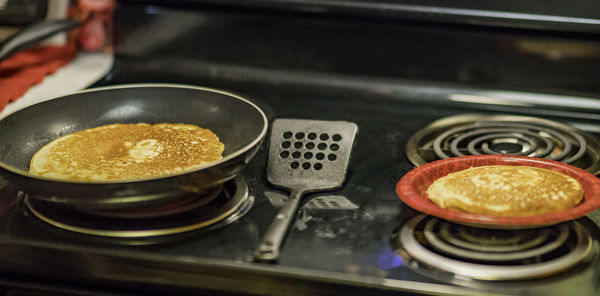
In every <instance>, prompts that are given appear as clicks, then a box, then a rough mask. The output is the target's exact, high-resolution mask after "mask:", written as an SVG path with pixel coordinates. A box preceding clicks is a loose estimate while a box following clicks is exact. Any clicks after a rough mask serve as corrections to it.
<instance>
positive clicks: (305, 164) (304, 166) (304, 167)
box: [302, 162, 310, 170]
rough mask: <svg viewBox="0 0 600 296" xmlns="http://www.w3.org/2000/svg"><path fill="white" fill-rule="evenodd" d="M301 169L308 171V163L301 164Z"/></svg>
mask: <svg viewBox="0 0 600 296" xmlns="http://www.w3.org/2000/svg"><path fill="white" fill-rule="evenodd" d="M302 168H303V169H305V170H308V169H310V162H305V163H302Z"/></svg>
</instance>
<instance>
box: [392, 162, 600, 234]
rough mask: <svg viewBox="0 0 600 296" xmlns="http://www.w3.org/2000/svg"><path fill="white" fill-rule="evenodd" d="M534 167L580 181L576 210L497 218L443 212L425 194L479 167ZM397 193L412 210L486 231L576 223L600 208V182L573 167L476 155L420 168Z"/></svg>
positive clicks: (402, 183)
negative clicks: (439, 183) (434, 185)
mask: <svg viewBox="0 0 600 296" xmlns="http://www.w3.org/2000/svg"><path fill="white" fill-rule="evenodd" d="M486 165H515V166H532V167H539V168H544V169H549V170H553V171H557V172H560V173H563V174H565V175H568V176H571V177H573V178H575V179H577V180H578V181H579V182H580V183H581V185H582V186H583V190H584V195H583V200H582V201H581V203H579V204H578V205H577V206H575V207H573V208H571V209H568V210H565V211H561V212H556V213H550V214H543V215H536V216H527V217H494V216H486V215H479V214H471V213H467V212H461V211H456V210H448V209H444V208H440V207H439V206H437V205H436V204H435V203H433V202H432V201H431V200H429V198H428V197H427V194H426V193H425V192H426V191H427V188H429V185H431V183H433V181H435V180H437V179H438V178H441V177H443V176H446V175H448V174H450V173H453V172H458V171H462V170H464V169H468V168H471V167H476V166H486ZM396 193H397V194H398V196H399V197H400V199H401V200H402V201H403V202H404V203H406V204H407V205H408V206H410V207H411V208H413V209H415V210H417V211H420V212H423V213H425V214H429V215H432V216H436V217H438V218H442V219H445V220H449V221H453V222H457V223H462V224H468V225H471V226H478V227H485V228H501V229H514V228H535V227H541V226H547V225H552V224H556V223H560V222H564V221H568V220H573V219H577V218H580V217H583V216H585V214H587V213H589V212H591V211H593V210H596V209H598V208H600V179H598V178H597V177H596V176H594V175H592V174H590V173H588V172H586V171H584V170H582V169H580V168H576V167H574V166H571V165H568V164H565V163H562V162H557V161H552V160H547V159H542V158H532V157H526V156H513V155H475V156H461V157H453V158H449V159H444V160H438V161H434V162H431V163H428V164H425V165H423V166H420V167H418V168H416V169H414V170H412V171H410V172H408V174H406V175H404V177H402V179H400V181H399V182H398V184H396Z"/></svg>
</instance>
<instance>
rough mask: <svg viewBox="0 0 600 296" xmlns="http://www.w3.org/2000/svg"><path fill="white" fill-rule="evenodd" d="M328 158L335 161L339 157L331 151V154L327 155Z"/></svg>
mask: <svg viewBox="0 0 600 296" xmlns="http://www.w3.org/2000/svg"><path fill="white" fill-rule="evenodd" d="M327 159H329V160H330V161H334V160H336V159H337V155H335V154H333V153H330V154H329V155H327Z"/></svg>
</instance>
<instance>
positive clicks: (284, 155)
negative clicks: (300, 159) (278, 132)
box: [279, 150, 290, 158]
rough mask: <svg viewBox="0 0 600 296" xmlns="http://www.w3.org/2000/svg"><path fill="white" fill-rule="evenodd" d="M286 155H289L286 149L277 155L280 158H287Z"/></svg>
mask: <svg viewBox="0 0 600 296" xmlns="http://www.w3.org/2000/svg"><path fill="white" fill-rule="evenodd" d="M288 156H290V152H289V151H287V150H283V151H281V152H280V153H279V157H281V158H287V157H288Z"/></svg>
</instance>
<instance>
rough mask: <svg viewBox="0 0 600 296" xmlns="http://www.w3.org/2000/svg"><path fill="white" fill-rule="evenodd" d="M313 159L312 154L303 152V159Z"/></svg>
mask: <svg viewBox="0 0 600 296" xmlns="http://www.w3.org/2000/svg"><path fill="white" fill-rule="evenodd" d="M312 157H313V154H312V152H304V159H311V158H312Z"/></svg>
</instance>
